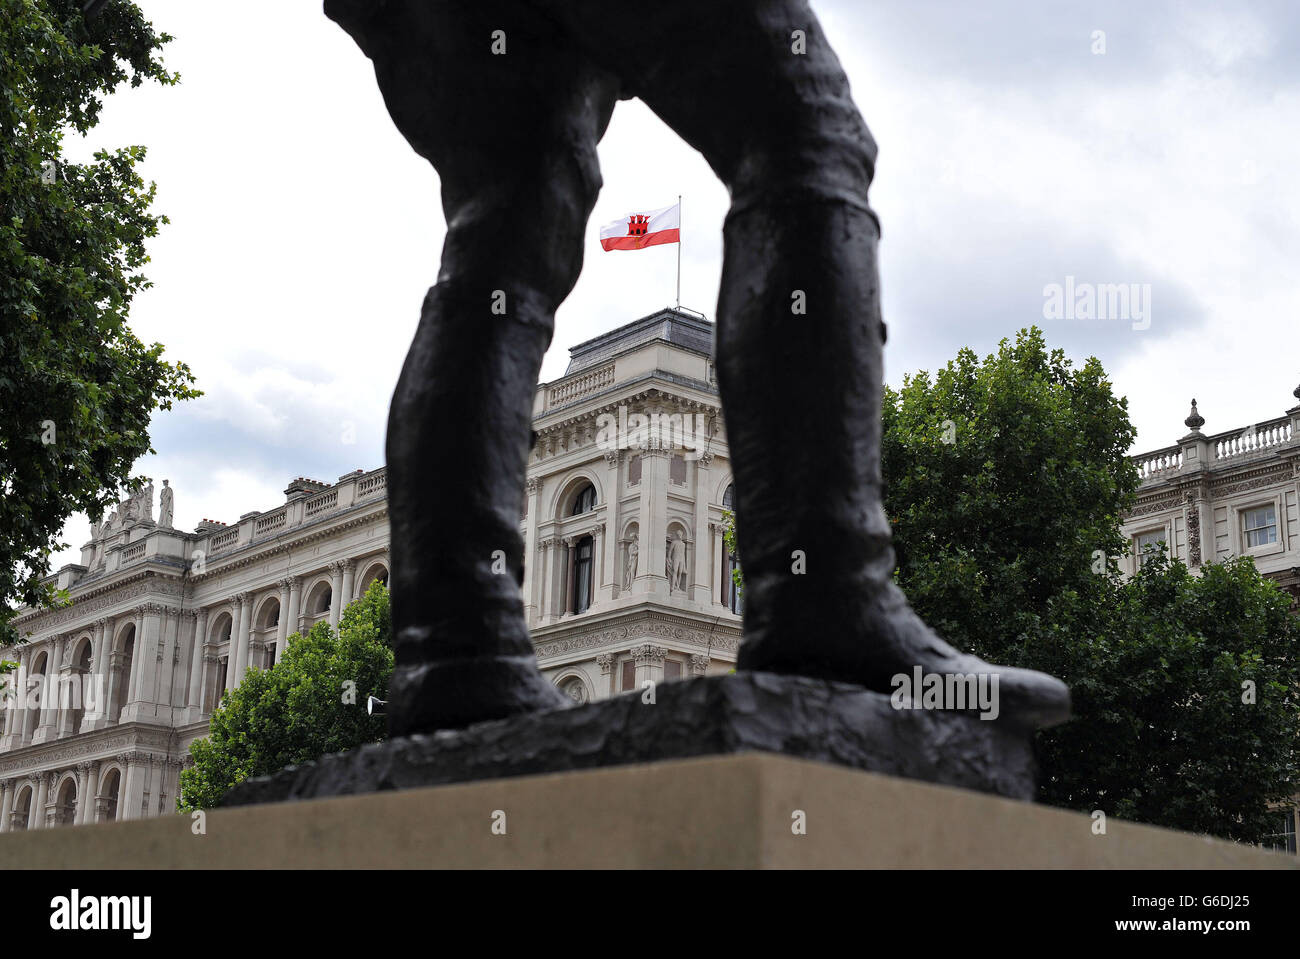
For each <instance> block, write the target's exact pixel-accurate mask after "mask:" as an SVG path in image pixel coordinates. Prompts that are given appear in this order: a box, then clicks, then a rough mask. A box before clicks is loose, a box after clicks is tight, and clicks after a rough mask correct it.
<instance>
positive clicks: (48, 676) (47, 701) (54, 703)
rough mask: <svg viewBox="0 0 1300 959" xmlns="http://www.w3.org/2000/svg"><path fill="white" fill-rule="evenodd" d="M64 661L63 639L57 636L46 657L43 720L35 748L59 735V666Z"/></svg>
mask: <svg viewBox="0 0 1300 959" xmlns="http://www.w3.org/2000/svg"><path fill="white" fill-rule="evenodd" d="M62 659H63V638H62V637H61V636H55V637H54V638H53V639H52V640H51V641H50V651H49V653H48V654H47V655H46V657H45V664H46V665H45V675H44V676H42V677H41V719H40V724H39V725H38V726H37V727H36V732H34V733H33V734H32V745H33V746H34V745H36V744H37V743H43V742H45V741H46V740H49V739H54V738H55V737H56V735H57V732H56V729H55V719H56V718H57V716H58V715H59V666H60V664H61V661H62Z"/></svg>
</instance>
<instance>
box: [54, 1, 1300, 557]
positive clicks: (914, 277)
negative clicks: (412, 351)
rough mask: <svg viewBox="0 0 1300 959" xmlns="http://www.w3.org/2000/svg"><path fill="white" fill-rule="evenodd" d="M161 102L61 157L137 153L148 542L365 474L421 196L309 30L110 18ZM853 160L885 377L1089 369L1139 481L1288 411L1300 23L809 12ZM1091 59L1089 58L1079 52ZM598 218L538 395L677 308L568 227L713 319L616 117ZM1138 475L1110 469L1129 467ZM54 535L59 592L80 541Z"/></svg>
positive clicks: (416, 279)
mask: <svg viewBox="0 0 1300 959" xmlns="http://www.w3.org/2000/svg"><path fill="white" fill-rule="evenodd" d="M139 2H140V5H141V7H143V8H144V10H145V12H146V14H147V15H148V16H149V17H150V18H151V19H152V20H153V22H154V24H155V26H156V27H157V28H158V29H160V30H165V31H166V32H168V33H171V34H172V35H174V36H175V38H176V40H175V42H174V43H172V44H170V45H169V46H168V47H167V51H166V55H165V59H166V62H167V64H168V66H169V67H171V68H172V69H174V70H178V71H180V73H181V77H182V80H181V83H180V85H179V86H175V87H171V88H157V87H143V88H141V89H139V90H127V91H124V92H122V93H119V94H117V95H116V96H114V97H113V98H112V99H111V100H110V101H109V103H108V105H107V107H106V109H105V111H104V120H103V122H102V123H101V124H100V125H99V127H97V128H96V129H95V130H94V131H93V132H92V134H91V137H90V138H89V139H88V141H87V142H86V143H84V144H81V145H76V146H74V148H73V152H79V151H80V152H85V151H89V150H90V149H92V148H95V147H99V146H121V145H126V144H135V143H139V144H144V145H146V146H147V147H148V149H149V157H148V160H147V162H146V164H145V167H144V173H145V176H146V178H148V179H153V180H155V181H156V182H157V184H158V203H157V207H158V209H159V210H160V211H161V212H164V213H166V214H167V215H168V216H169V217H170V218H171V224H170V225H168V226H166V227H164V228H163V231H162V233H161V235H160V236H159V237H158V238H156V239H155V240H154V241H153V243H152V247H151V249H152V257H153V261H152V263H151V264H149V268H148V271H147V272H148V275H149V277H150V278H151V279H152V280H153V282H154V288H153V289H151V290H149V291H148V292H146V293H145V294H144V295H142V296H141V297H140V298H139V299H138V300H137V302H136V304H135V306H134V309H133V310H132V314H131V316H132V319H131V326H132V328H133V329H134V331H135V332H136V334H137V335H138V336H139V337H140V338H141V339H142V340H144V341H145V342H147V343H148V342H153V341H161V342H163V343H165V344H166V346H167V355H168V356H169V357H170V358H173V359H179V360H184V361H185V362H187V363H189V364H190V366H191V367H192V368H193V370H194V372H195V373H196V374H197V377H198V385H199V386H200V388H202V389H203V390H204V391H205V395H204V396H203V397H202V398H201V399H199V400H196V401H193V402H190V403H185V404H181V405H180V406H178V407H176V408H175V409H173V410H172V411H171V412H169V413H162V414H159V415H158V416H156V417H155V419H154V424H153V441H154V447H155V448H156V449H157V451H158V453H157V455H156V456H150V457H147V458H145V459H144V460H141V461H140V462H139V463H138V464H137V470H138V471H140V472H143V473H145V474H147V475H150V476H152V477H154V478H155V481H156V485H157V486H158V487H161V482H160V481H161V479H162V478H163V477H167V478H169V479H170V480H171V482H172V485H173V486H174V487H175V489H176V491H177V492H176V526H177V527H179V528H183V529H192V528H193V527H194V525H195V524H196V523H197V522H198V521H199V520H200V519H202V518H204V517H211V518H215V519H220V520H223V521H225V522H234V521H235V520H237V519H238V517H239V515H240V514H241V513H245V512H249V511H252V510H269V509H273V508H274V507H276V506H277V505H279V504H280V503H282V502H283V499H284V497H283V489H284V487H285V485H286V483H287V482H288V481H289V480H290V479H291V478H292V477H295V476H300V475H304V476H310V477H313V478H316V479H321V480H327V481H333V480H335V479H336V478H337V477H338V476H339V475H340V474H343V473H345V472H348V471H351V470H353V469H356V468H363V469H372V468H374V467H376V466H379V465H381V464H382V462H383V439H384V422H385V415H386V411H387V405H388V400H389V396H390V394H391V391H392V387H393V384H394V382H395V381H396V378H397V374H398V371H399V369H400V366H401V363H402V359H403V357H404V356H405V353H406V349H407V345H408V343H409V340H410V338H411V335H412V333H413V332H414V329H415V325H416V321H417V319H418V314H419V307H420V302H421V300H422V298H423V296H424V292H425V290H426V289H427V287H428V286H429V285H430V284H431V283H432V282H433V280H434V278H435V275H436V271H437V263H438V256H439V251H440V249H441V245H442V238H443V233H444V222H443V218H442V212H441V208H440V206H439V204H438V202H437V198H438V183H437V177H436V175H435V174H434V172H433V170H432V169H431V168H430V167H429V166H428V165H427V164H426V163H425V161H423V160H422V159H420V158H419V157H417V156H416V155H415V154H414V153H413V152H412V151H411V149H410V148H409V147H408V146H407V144H406V142H405V141H404V140H403V139H402V137H401V136H400V135H399V134H398V132H397V130H396V128H395V127H394V126H393V124H392V123H391V121H390V120H389V118H388V115H387V113H386V111H385V110H384V107H383V104H382V102H381V100H380V97H379V93H378V90H377V88H376V85H375V80H374V74H373V72H372V70H371V67H370V65H369V61H367V60H366V59H365V58H364V57H363V56H362V54H361V53H360V51H359V50H358V49H357V48H356V46H355V45H354V44H353V42H352V40H351V39H350V38H349V37H348V36H347V35H346V34H345V33H344V32H343V31H342V30H341V29H340V28H338V27H337V26H335V25H334V24H333V23H332V22H330V21H329V20H327V19H326V18H325V16H324V15H323V14H322V13H321V9H320V7H321V4H320V2H319V0H277V2H274V3H268V2H265V0H263V2H256V3H255V2H252V0H226V2H224V3H221V4H212V3H182V2H179V0H139ZM813 6H814V9H815V10H816V12H817V13H818V15H819V16H820V17H821V19H822V21H823V24H824V26H825V27H826V30H827V32H828V34H829V35H830V37H831V40H832V43H833V44H834V46H835V48H836V50H837V52H838V54H839V57H840V60H841V61H842V63H843V64H844V67H845V69H846V70H847V72H848V75H849V78H850V80H851V82H852V85H853V92H854V96H855V98H856V100H857V102H858V104H859V106H860V107H861V109H862V112H863V114H864V116H865V117H866V119H867V123H868V124H869V126H870V127H871V130H872V133H873V134H874V135H875V138H876V140H877V142H878V143H879V145H880V160H879V165H878V169H877V174H876V181H875V185H874V186H873V188H872V195H873V205H874V206H875V208H876V209H877V211H878V212H879V214H880V217H881V220H882V223H883V228H884V240H883V243H882V253H881V257H882V273H883V288H884V311H885V318H886V320H887V322H888V324H889V333H890V337H889V343H888V346H887V347H886V365H887V376H888V379H889V381H890V382H891V383H894V384H898V383H900V382H901V380H902V378H903V376H904V375H906V374H908V373H911V372H914V371H916V370H919V369H931V370H932V369H935V368H936V367H938V366H941V365H942V364H943V363H945V362H946V361H947V360H949V359H950V358H951V357H952V356H953V355H954V353H955V352H956V351H957V350H958V349H959V348H961V347H963V346H970V347H972V348H974V349H975V350H976V351H977V352H978V353H980V355H984V354H985V353H987V352H989V351H991V350H992V349H993V348H994V347H995V345H996V343H997V341H998V340H999V339H1001V338H1002V337H1005V336H1012V335H1014V333H1015V331H1016V330H1018V329H1020V328H1022V327H1025V326H1029V325H1031V324H1035V323H1036V324H1038V325H1040V326H1042V327H1044V329H1045V330H1046V333H1047V337H1048V342H1049V344H1050V345H1052V346H1060V347H1063V348H1064V349H1065V350H1066V351H1067V353H1068V354H1069V355H1070V356H1071V357H1073V358H1075V360H1076V362H1078V361H1082V360H1083V359H1084V358H1085V357H1087V356H1088V355H1096V356H1098V357H1099V358H1100V359H1101V360H1102V362H1103V363H1104V364H1105V366H1106V368H1107V370H1108V371H1109V372H1110V373H1111V376H1112V379H1113V381H1114V383H1115V385H1116V389H1117V392H1119V393H1120V394H1122V395H1126V396H1127V397H1128V398H1129V404H1130V414H1131V416H1132V418H1133V421H1134V423H1135V424H1136V425H1137V427H1138V431H1139V438H1138V443H1137V446H1136V450H1147V449H1154V448H1157V447H1160V446H1165V445H1168V444H1170V443H1172V442H1174V441H1175V440H1176V439H1177V438H1178V437H1179V436H1180V435H1182V433H1184V432H1185V429H1184V427H1183V426H1182V420H1183V418H1184V417H1185V416H1186V415H1187V406H1188V401H1189V399H1190V398H1191V397H1192V396H1195V397H1196V398H1197V399H1198V400H1200V407H1201V411H1202V413H1203V415H1204V416H1205V418H1206V421H1207V422H1206V426H1205V427H1204V429H1205V431H1206V432H1211V433H1212V432H1219V431H1222V430H1227V429H1232V428H1236V427H1240V426H1245V425H1246V424H1247V423H1249V422H1256V421H1262V420H1265V419H1268V418H1271V417H1274V416H1278V415H1281V413H1282V412H1283V411H1284V410H1285V409H1286V408H1287V407H1288V406H1291V405H1293V404H1294V402H1295V400H1294V398H1293V397H1292V396H1291V390H1292V389H1293V388H1295V386H1296V385H1297V383H1300V348H1297V343H1298V340H1300V338H1298V337H1297V316H1298V315H1300V309H1298V308H1300V302H1298V301H1300V278H1298V276H1297V267H1298V265H1300V187H1298V186H1297V171H1300V125H1298V124H1297V118H1300V42H1298V41H1300V12H1298V11H1300V5H1297V4H1295V3H1291V2H1285V0H1281V2H1276V3H1266V2H1254V3H1249V2H1247V3H1233V4H1231V5H1227V4H1221V3H1217V2H1202V3H1197V2H1158V0H1143V2H1141V3H1134V2H1132V0H1126V2H1110V0H1094V2H1089V3H1069V4H1066V3H1050V4H1049V3H1042V2H1040V0H1018V2H988V0H981V2H971V0H942V2H941V0H932V2H914V0H906V2H904V0H881V2H865V0H821V2H814V4H813ZM1096 31H1103V32H1104V47H1105V51H1104V53H1097V52H1094V51H1095V50H1097V49H1098V48H1099V46H1100V44H1099V42H1098V40H1099V38H1098V37H1097V34H1096ZM600 157H601V164H602V172H603V176H604V180H605V188H604V192H603V193H602V194H601V198H600V201H599V202H598V203H597V205H596V209H595V211H594V213H593V215H592V219H591V223H590V225H589V229H588V240H587V253H586V262H585V265H584V269H583V273H582V277H581V279H580V280H579V282H578V286H577V289H576V290H575V291H574V293H573V295H572V296H570V298H569V299H568V301H567V302H566V303H565V304H564V306H563V307H562V308H561V310H560V312H559V315H558V317H557V329H556V335H555V340H554V343H553V345H552V348H551V351H550V353H548V355H547V358H546V363H545V366H544V368H543V371H542V375H543V379H548V380H549V379H553V378H556V377H558V376H560V375H561V374H562V373H563V371H564V367H565V364H566V362H567V359H568V348H569V347H570V346H572V345H574V344H576V343H578V342H580V341H582V340H584V339H587V338H589V337H592V336H595V335H597V334H599V333H602V332H604V331H607V330H609V329H612V328H614V327H616V326H618V325H620V324H623V323H626V322H628V321H630V320H633V319H636V318H637V317H640V316H643V315H645V314H647V313H650V312H652V311H653V310H655V309H658V308H660V307H663V306H667V305H670V304H671V303H672V302H673V298H674V276H675V265H676V249H675V248H674V247H672V246H662V247H656V248H651V249H648V250H645V251H640V252H635V253H627V252H616V253H603V252H602V251H601V249H600V245H599V242H598V238H597V231H598V227H599V224H600V223H602V222H604V221H606V220H612V219H615V218H617V217H619V216H622V215H624V214H626V213H628V212H630V211H632V210H636V209H646V208H654V207H661V206H666V205H668V204H670V203H672V202H673V201H674V200H675V198H676V196H677V195H678V194H679V193H680V194H683V195H684V197H685V200H684V208H683V228H682V232H683V236H684V246H683V264H682V302H683V305H684V306H689V307H692V308H695V309H697V310H700V311H702V312H704V313H705V314H707V315H708V316H709V318H710V319H712V318H713V314H714V308H715V304H716V301H717V289H718V272H719V267H720V258H721V249H722V242H721V225H722V218H723V215H724V214H725V212H726V205H727V197H726V192H725V190H724V189H723V188H722V187H721V186H720V185H719V184H718V183H717V182H716V180H715V179H714V178H713V176H712V174H711V172H710V171H709V169H708V167H707V165H706V164H705V163H704V161H703V160H702V159H701V158H700V157H699V155H698V154H696V153H694V151H692V150H691V149H690V148H689V147H687V146H685V145H684V144H683V143H682V142H681V141H680V140H678V139H677V137H676V136H675V135H674V134H673V133H672V132H671V131H669V130H668V128H667V127H665V126H664V125H663V124H662V123H661V122H660V121H659V120H658V119H657V118H656V117H655V116H654V115H653V114H651V113H650V112H649V111H648V110H647V109H646V108H645V107H644V106H643V105H642V104H641V103H640V102H639V101H626V102H623V103H621V104H620V105H619V106H618V108H617V109H616V110H615V112H614V118H613V122H612V124H611V126H610V129H609V132H608V133H607V134H606V137H605V139H604V141H603V143H602V145H601V149H600ZM1067 276H1071V277H1074V278H1075V282H1076V283H1093V284H1105V283H1136V284H1140V285H1145V284H1149V286H1150V290H1151V300H1150V316H1149V326H1148V327H1147V328H1145V329H1135V328H1134V327H1135V326H1138V327H1140V326H1142V325H1143V321H1138V320H1134V321H1132V322H1130V321H1129V320H1123V319H1120V320H1099V319H1092V320H1086V319H1045V318H1044V287H1046V286H1047V285H1048V284H1052V283H1058V284H1064V283H1065V281H1066V277H1067ZM1136 450H1135V451H1136ZM88 535H89V533H88V524H87V521H86V520H85V518H84V517H80V516H78V517H76V518H74V520H73V521H72V522H71V523H70V524H69V526H68V528H67V530H66V533H65V539H67V540H68V541H69V542H71V543H72V546H73V547H74V548H73V549H71V550H68V551H66V552H65V553H63V554H61V555H60V556H59V557H58V558H57V559H56V563H55V565H56V567H57V566H58V565H60V564H61V563H63V562H76V561H77V560H78V554H77V551H76V547H79V546H80V545H81V543H83V542H84V541H85V540H86V539H87V538H88Z"/></svg>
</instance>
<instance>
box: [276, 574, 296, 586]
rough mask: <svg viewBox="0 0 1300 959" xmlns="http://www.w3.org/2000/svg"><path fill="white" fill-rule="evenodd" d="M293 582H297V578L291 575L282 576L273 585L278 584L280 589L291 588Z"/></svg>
mask: <svg viewBox="0 0 1300 959" xmlns="http://www.w3.org/2000/svg"><path fill="white" fill-rule="evenodd" d="M295 582H297V580H296V579H295V578H294V577H292V576H282V577H280V578H279V579H277V580H276V581H275V585H276V586H279V587H280V588H281V589H293V584H294V583H295Z"/></svg>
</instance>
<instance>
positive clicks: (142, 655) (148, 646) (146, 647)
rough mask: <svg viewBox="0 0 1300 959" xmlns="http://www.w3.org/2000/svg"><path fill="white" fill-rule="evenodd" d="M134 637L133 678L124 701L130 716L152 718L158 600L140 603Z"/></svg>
mask: <svg viewBox="0 0 1300 959" xmlns="http://www.w3.org/2000/svg"><path fill="white" fill-rule="evenodd" d="M136 628H137V632H136V637H135V658H136V663H137V665H136V666H135V668H134V669H133V670H132V672H133V673H134V674H135V680H134V682H133V683H132V688H131V693H130V696H129V697H128V702H127V707H126V708H127V713H126V715H127V718H128V719H129V720H138V719H145V718H149V719H152V718H154V716H156V714H157V706H156V704H157V702H158V699H159V698H160V697H159V696H158V694H157V687H158V671H159V670H158V667H159V664H160V663H161V662H162V655H163V644H164V643H165V641H166V640H165V637H164V635H163V607H162V606H161V605H159V604H158V603H145V604H144V605H143V606H142V607H140V615H139V619H138V620H137V627H136Z"/></svg>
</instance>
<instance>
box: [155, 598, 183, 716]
mask: <svg viewBox="0 0 1300 959" xmlns="http://www.w3.org/2000/svg"><path fill="white" fill-rule="evenodd" d="M163 616H164V620H163V636H164V637H165V642H164V643H163V644H162V645H160V647H159V654H160V656H161V660H160V662H161V663H162V665H161V666H160V667H159V668H160V670H161V675H160V676H159V683H158V695H157V697H156V701H157V702H158V703H159V704H161V705H164V706H170V707H172V708H173V709H174V708H175V707H177V706H184V705H185V702H184V698H185V690H186V687H187V683H186V679H187V678H188V676H187V674H186V673H185V672H184V671H183V670H181V669H180V668H179V667H180V664H181V608H180V607H179V606H168V607H165V609H164V612H163ZM186 645H188V644H186ZM178 673H179V675H177V674H178ZM163 677H166V682H163V681H162V680H163Z"/></svg>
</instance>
